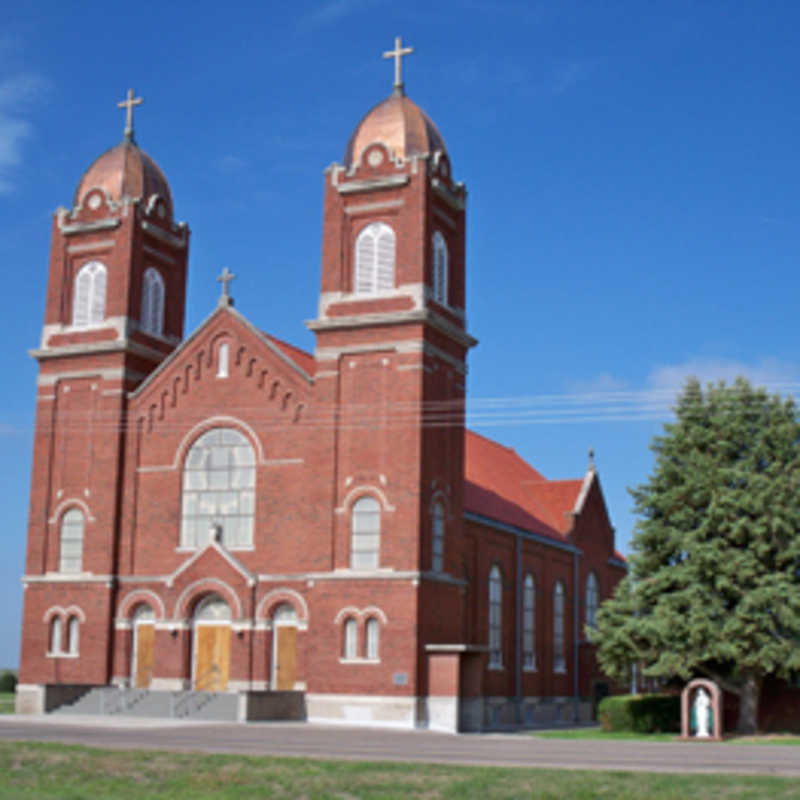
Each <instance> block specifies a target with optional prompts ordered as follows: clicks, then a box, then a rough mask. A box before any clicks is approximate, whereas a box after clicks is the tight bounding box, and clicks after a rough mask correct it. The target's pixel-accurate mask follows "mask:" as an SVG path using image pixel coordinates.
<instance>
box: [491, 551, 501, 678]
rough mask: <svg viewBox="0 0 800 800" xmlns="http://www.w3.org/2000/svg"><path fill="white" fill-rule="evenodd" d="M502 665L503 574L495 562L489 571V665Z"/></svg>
mask: <svg viewBox="0 0 800 800" xmlns="http://www.w3.org/2000/svg"><path fill="white" fill-rule="evenodd" d="M502 665H503V576H502V575H501V574H500V567H498V566H497V565H496V564H495V565H494V566H493V567H492V569H491V571H490V572H489V666H490V667H501V666H502Z"/></svg>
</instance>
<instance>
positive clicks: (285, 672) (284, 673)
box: [275, 625, 297, 691]
mask: <svg viewBox="0 0 800 800" xmlns="http://www.w3.org/2000/svg"><path fill="white" fill-rule="evenodd" d="M276 633H277V640H278V641H277V651H276V652H277V660H276V662H275V688H276V689H277V690H278V691H287V690H291V689H294V684H295V679H296V678H297V628H295V627H292V626H290V625H279V626H278V627H277V628H276Z"/></svg>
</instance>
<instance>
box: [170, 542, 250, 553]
mask: <svg viewBox="0 0 800 800" xmlns="http://www.w3.org/2000/svg"><path fill="white" fill-rule="evenodd" d="M222 546H223V547H224V548H225V549H226V550H227V551H228V552H230V553H254V552H255V550H256V548H255V546H253V545H243V546H242V547H228V546H227V545H226V544H224V543H223V544H222ZM204 547H205V545H202V546H198V547H176V548H175V552H176V553H197V552H199V551H200V550H202V549H203V548H204Z"/></svg>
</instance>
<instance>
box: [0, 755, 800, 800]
mask: <svg viewBox="0 0 800 800" xmlns="http://www.w3.org/2000/svg"><path fill="white" fill-rule="evenodd" d="M0 775H2V776H3V777H2V780H0V800H7V799H10V798H14V800H18V798H27V800H49V799H50V798H54V799H55V798H57V800H82V799H83V798H91V800H105V799H106V798H108V799H109V800H110V799H111V798H113V800H126V798H136V800H156V798H158V800H178V798H181V800H182V799H183V798H191V800H211V798H213V800H240V799H241V800H244V798H247V800H253V799H254V798H270V799H272V798H276V800H280V799H281V798H308V799H312V798H313V799H314V800H316V798H323V799H324V798H339V800H354V799H355V798H359V799H360V798H366V799H367V800H369V798H381V799H382V800H386V799H387V798H425V800H431V799H432V798H453V800H456V798H458V800H462V799H465V800H471V799H472V798H481V799H482V798H487V797H488V798H508V799H509V800H511V799H512V798H513V799H514V800H516V799H517V798H541V799H542V800H544V798H553V799H554V800H555V798H564V797H568V798H570V799H571V800H589V798H614V800H634V798H635V800H641V798H643V797H644V798H647V799H648V800H672V799H673V798H674V799H675V800H677V799H678V798H680V799H681V800H683V798H686V797H695V798H710V797H713V798H726V799H727V798H737V800H744V798H747V799H748V800H762V798H765V797H769V798H770V800H783V798H798V797H800V786H798V781H797V780H794V779H790V778H776V777H770V776H764V777H758V776H733V775H705V774H704V775H664V774H653V773H634V772H593V771H592V772H589V771H578V770H552V769H506V768H500V767H464V766H438V765H430V764H393V763H363V762H352V761H317V760H309V759H299V758H256V757H246V756H227V755H203V754H194V753H165V752H145V751H111V750H100V749H94V748H88V747H76V746H68V745H60V744H39V743H28V742H24V743H23V742H3V743H0Z"/></svg>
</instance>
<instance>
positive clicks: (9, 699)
mask: <svg viewBox="0 0 800 800" xmlns="http://www.w3.org/2000/svg"><path fill="white" fill-rule="evenodd" d="M13 713H14V692H0V714H13Z"/></svg>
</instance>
